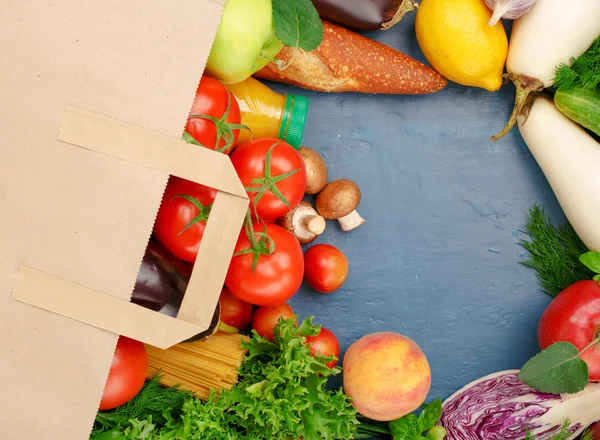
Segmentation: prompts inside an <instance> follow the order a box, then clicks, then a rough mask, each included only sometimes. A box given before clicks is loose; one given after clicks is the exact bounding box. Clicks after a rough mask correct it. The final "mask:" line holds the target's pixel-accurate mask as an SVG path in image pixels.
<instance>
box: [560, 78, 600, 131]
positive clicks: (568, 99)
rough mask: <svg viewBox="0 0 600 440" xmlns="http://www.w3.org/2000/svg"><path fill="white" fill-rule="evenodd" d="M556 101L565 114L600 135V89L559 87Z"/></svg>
mask: <svg viewBox="0 0 600 440" xmlns="http://www.w3.org/2000/svg"><path fill="white" fill-rule="evenodd" d="M554 103H555V104H556V107H557V108H558V109H559V110H560V111H561V113H563V114H564V115H565V116H567V117H568V118H570V119H572V120H573V121H575V122H577V123H578V124H579V125H581V126H583V127H585V128H587V129H588V130H591V131H592V132H594V133H595V134H597V135H599V136H600V89H596V90H587V89H583V88H579V87H573V88H568V89H559V90H558V91H557V92H556V94H555V95H554Z"/></svg>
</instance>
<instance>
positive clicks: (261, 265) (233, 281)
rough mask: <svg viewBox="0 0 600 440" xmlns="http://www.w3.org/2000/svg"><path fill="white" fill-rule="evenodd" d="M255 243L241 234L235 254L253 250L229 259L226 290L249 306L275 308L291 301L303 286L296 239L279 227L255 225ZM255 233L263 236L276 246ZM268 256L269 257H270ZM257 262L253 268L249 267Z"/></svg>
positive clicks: (299, 249)
mask: <svg viewBox="0 0 600 440" xmlns="http://www.w3.org/2000/svg"><path fill="white" fill-rule="evenodd" d="M253 228H254V235H255V238H254V240H253V241H254V244H253V243H251V242H250V239H249V238H248V237H249V236H251V235H248V234H247V232H246V231H242V233H241V234H240V237H239V238H238V242H237V244H236V246H235V254H237V253H240V252H243V251H246V250H248V249H253V252H251V253H247V254H243V255H235V256H234V257H233V258H232V259H231V264H230V265H229V271H228V272H227V277H226V278H225V286H227V288H228V289H229V291H230V292H231V293H232V294H233V295H235V296H236V297H238V298H239V299H241V300H242V301H246V302H248V303H250V304H256V305H258V306H276V305H278V304H282V303H284V302H286V301H287V300H288V299H290V298H291V297H292V296H293V295H294V294H295V293H296V292H297V291H298V289H299V288H300V286H301V285H302V274H303V273H304V260H303V259H302V248H301V247H300V243H299V242H298V240H297V239H296V237H295V236H294V235H293V234H292V233H291V232H289V231H287V230H285V229H284V228H282V227H281V226H278V225H274V224H264V223H263V224H260V225H259V224H257V223H255V224H254V225H253ZM258 233H266V234H267V235H268V236H269V237H270V239H271V240H272V244H273V245H274V246H275V251H273V248H272V247H271V242H270V241H269V240H267V239H266V238H264V237H260V236H257V235H256V234H258ZM269 254H270V255H269ZM255 259H256V262H255V264H256V267H255V269H254V270H253V268H252V265H253V262H254V261H255Z"/></svg>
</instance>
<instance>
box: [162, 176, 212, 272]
mask: <svg viewBox="0 0 600 440" xmlns="http://www.w3.org/2000/svg"><path fill="white" fill-rule="evenodd" d="M182 196H185V197H182ZM216 196H217V191H216V190H214V189H212V188H208V187H207V186H204V185H200V184H198V183H194V182H190V181H189V180H184V179H180V178H178V177H171V178H170V180H169V183H168V185H167V189H166V190H165V194H164V196H163V199H162V203H161V205H160V209H159V210H158V215H157V217H156V222H155V223H154V235H155V237H156V239H157V240H158V241H159V242H160V244H162V245H163V246H164V247H165V248H166V249H167V250H168V251H169V252H171V253H172V254H173V255H174V256H176V257H177V258H179V259H181V260H184V261H188V262H193V261H195V260H196V256H197V255H198V249H199V248H200V242H201V241H202V236H203V235H204V229H206V219H207V218H208V214H209V213H210V207H211V206H212V204H213V202H214V201H215V197H216Z"/></svg>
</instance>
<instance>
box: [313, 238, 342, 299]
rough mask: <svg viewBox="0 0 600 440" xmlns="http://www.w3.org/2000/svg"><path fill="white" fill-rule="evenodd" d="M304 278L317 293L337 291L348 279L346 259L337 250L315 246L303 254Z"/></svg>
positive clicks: (324, 246)
mask: <svg viewBox="0 0 600 440" xmlns="http://www.w3.org/2000/svg"><path fill="white" fill-rule="evenodd" d="M304 266H305V269H304V278H305V279H306V281H307V282H308V284H310V286H311V287H312V288H313V289H315V290H316V291H317V292H321V293H330V292H333V291H334V290H337V289H339V288H340V287H342V284H344V281H346V278H347V277H348V259H347V258H346V256H345V255H344V254H343V253H342V251H340V250H339V249H338V248H336V247H334V246H331V245H329V244H317V245H315V246H313V247H311V248H310V249H309V250H307V251H306V253H305V254H304Z"/></svg>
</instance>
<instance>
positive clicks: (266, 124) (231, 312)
mask: <svg viewBox="0 0 600 440" xmlns="http://www.w3.org/2000/svg"><path fill="white" fill-rule="evenodd" d="M342 3H343V4H342ZM562 3H563V2H558V1H552V0H466V1H465V0H422V1H421V3H420V7H419V9H418V11H417V17H416V25H415V26H416V35H417V40H418V43H419V45H420V47H421V49H422V50H423V53H424V55H425V57H426V58H427V60H428V61H429V62H430V64H431V65H432V66H433V67H434V68H435V70H434V69H432V68H430V67H427V66H425V65H423V64H421V63H419V62H417V61H416V60H413V59H411V58H409V57H407V56H406V55H404V54H402V53H400V52H398V51H395V50H394V49H392V48H389V47H387V46H384V45H382V44H381V43H378V42H375V41H374V40H371V39H369V38H367V37H366V36H364V35H361V34H359V33H357V31H362V30H377V29H390V28H391V27H392V26H394V25H395V24H396V23H397V22H398V21H399V20H400V19H401V18H402V17H403V16H404V15H405V14H406V13H407V12H409V11H412V10H414V9H415V8H416V4H415V3H414V2H413V1H411V0H389V1H346V2H338V1H329V0H312V1H311V0H228V1H227V3H226V6H225V9H224V14H223V19H222V21H221V24H220V26H219V30H218V33H217V36H216V39H215V42H214V44H213V46H212V49H211V54H210V57H209V61H208V65H207V70H206V72H205V74H204V76H203V77H202V78H201V81H200V84H199V86H198V89H197V92H196V97H195V100H194V104H193V107H192V110H191V112H190V114H189V118H188V122H187V125H186V128H185V132H184V134H183V137H182V139H183V140H184V141H185V142H188V143H189V144H192V145H194V146H195V147H198V148H209V149H212V150H214V151H217V152H219V153H222V154H226V155H229V157H230V159H231V163H232V164H233V167H234V168H235V170H236V172H237V174H238V176H239V178H240V181H241V182H242V184H243V186H244V188H245V190H246V192H247V194H248V197H249V206H248V211H247V216H246V221H245V223H244V227H243V229H242V230H241V231H240V233H239V237H238V241H237V244H236V246H235V250H234V253H233V255H232V259H231V262H230V265H229V267H228V271H227V275H226V278H225V285H224V286H223V290H222V293H221V297H220V300H219V303H220V307H219V308H218V309H217V311H216V312H215V317H217V315H218V318H219V321H220V324H219V329H220V330H221V331H225V332H232V333H237V332H246V331H248V330H250V337H249V339H248V340H247V341H246V342H243V343H242V347H240V349H243V350H245V354H244V361H243V363H242V365H241V367H240V369H239V376H238V379H237V383H236V384H234V385H233V386H232V387H231V389H222V390H216V389H214V390H212V392H211V394H210V396H209V397H208V399H206V401H202V400H201V399H199V398H197V397H196V396H194V395H193V394H192V393H191V392H189V391H186V390H184V389H180V388H177V387H173V388H166V387H163V386H161V385H160V381H161V377H160V375H158V376H156V377H153V378H152V379H151V380H149V381H148V382H146V383H145V384H144V378H145V376H146V374H145V370H146V369H147V356H146V354H145V352H144V348H143V345H141V344H139V343H137V342H136V341H131V340H127V339H126V338H121V340H120V341H119V346H118V348H117V352H116V355H115V360H114V362H113V368H111V373H110V376H109V379H108V382H107V385H106V389H105V394H104V397H103V401H102V404H101V406H100V410H101V411H99V412H98V415H97V417H96V424H95V426H94V431H93V432H92V436H91V439H94V440H108V439H122V440H127V439H131V440H132V439H149V440H159V439H192V440H193V439H198V440H200V439H201V440H211V439H215V440H217V439H219V440H220V439H228V440H236V439H246V438H250V439H256V440H260V439H282V440H290V439H303V440H316V439H340V440H341V439H352V438H365V439H367V438H372V437H373V436H381V437H383V438H388V439H389V438H390V437H391V438H393V439H394V440H419V439H420V440H423V439H426V440H441V439H443V438H447V439H449V440H470V439H473V440H478V439H484V440H486V439H510V440H512V439H518V440H523V439H525V440H534V439H536V440H569V439H574V438H576V436H578V435H583V438H584V439H585V440H590V439H593V435H594V432H595V429H596V430H598V431H600V428H598V427H592V428H590V430H587V428H588V426H590V425H591V424H592V423H593V422H595V421H597V420H600V405H598V402H599V401H600V386H599V385H598V382H600V331H599V330H598V329H599V325H600V324H599V323H600V307H598V304H600V229H599V228H598V227H597V219H598V218H600V203H599V202H598V194H600V178H598V176H600V174H599V171H600V145H598V142H597V138H596V137H595V135H600V92H599V90H600V89H599V87H600V3H599V2H598V1H597V0H581V1H579V2H574V3H573V5H570V6H569V8H570V9H569V14H565V13H564V7H565V6H564V4H562ZM322 18H323V19H325V20H326V21H324V20H322ZM501 19H513V20H516V21H515V22H514V24H513V32H512V35H511V38H510V40H509V39H508V36H507V34H506V32H505V29H504V26H503V22H502V21H501ZM505 67H506V69H507V71H508V73H507V74H506V75H504V68H505ZM253 75H254V76H255V77H258V78H264V79H269V80H274V81H279V82H283V83H288V84H294V85H296V86H299V87H302V88H306V89H312V90H317V91H326V92H345V91H353V92H361V93H386V94H426V93H433V92H436V91H438V90H440V89H442V88H443V87H445V86H446V84H447V79H446V78H448V79H450V80H453V81H455V82H457V83H459V84H462V85H466V86H472V87H480V88H483V89H486V90H488V91H491V92H494V91H497V90H499V89H500V87H501V86H502V84H503V79H506V78H508V79H510V80H512V81H513V82H514V83H515V84H516V85H517V99H516V103H515V108H514V112H513V115H512V116H511V118H510V121H509V123H508V124H507V126H506V128H505V129H504V130H503V131H502V132H501V133H500V134H499V135H497V136H494V137H493V139H494V140H498V139H500V138H501V137H502V136H504V135H506V134H507V133H508V132H509V130H510V129H511V128H512V126H513V125H515V124H518V127H519V129H520V132H521V134H522V136H523V138H524V140H525V142H526V143H527V145H528V146H529V148H530V150H531V152H532V154H533V155H534V156H535V158H536V160H537V161H538V163H539V165H540V167H541V168H542V170H543V171H544V173H545V174H546V177H547V178H548V180H549V182H550V184H551V186H552V188H553V190H554V192H555V193H556V196H557V198H558V200H559V202H560V203H561V205H562V207H563V209H564V211H565V214H566V215H567V218H568V220H569V222H568V223H566V224H565V225H561V226H556V225H554V224H553V223H552V222H551V220H550V219H549V217H548V216H547V214H546V213H545V211H544V210H543V209H542V208H540V207H538V206H534V207H533V208H532V210H531V211H530V215H529V220H528V222H527V224H526V225H525V232H526V233H527V234H528V235H529V238H528V239H526V240H523V241H521V243H520V244H521V245H522V246H523V247H524V248H525V249H526V251H527V252H528V254H529V257H528V259H527V260H526V261H524V262H523V264H524V265H526V266H528V267H530V268H532V269H534V270H535V272H536V274H537V277H538V279H539V281H540V286H541V289H542V290H543V292H545V293H546V294H548V295H549V296H551V297H552V302H551V303H550V305H549V306H548V307H547V309H546V310H545V312H544V313H543V315H542V316H541V317H540V320H539V326H538V335H537V336H538V342H539V346H540V350H541V352H540V353H539V354H537V355H536V356H534V357H532V359H530V360H529V361H528V362H527V363H526V364H525V365H523V367H522V368H521V369H520V370H514V371H513V370H511V371H503V372H497V373H494V374H491V375H489V376H486V377H484V378H481V379H479V380H476V381H474V382H472V383H471V384H469V385H467V386H466V387H464V388H463V389H461V390H459V391H458V392H456V393H455V394H454V395H453V396H451V397H450V398H448V399H447V400H446V401H445V402H442V401H441V400H440V399H438V400H434V401H433V402H431V403H429V404H427V403H425V401H426V398H427V396H428V394H429V392H430V387H431V383H432V377H431V370H430V366H429V363H428V360H427V357H426V356H425V353H423V351H422V350H421V348H420V347H419V346H418V344H417V343H416V342H415V341H413V340H412V339H410V338H409V337H407V336H404V335H400V334H397V333H393V332H383V331H382V332H377V333H372V334H369V335H365V336H364V337H363V338H360V339H359V340H357V341H355V342H354V343H353V344H352V345H351V346H350V347H348V349H347V351H346V353H345V356H344V358H343V359H339V357H340V353H341V351H342V350H341V347H340V343H339V341H338V339H337V337H336V335H335V333H334V332H333V331H332V330H331V329H327V328H325V327H322V326H321V325H315V324H313V322H312V318H308V319H305V320H303V321H300V322H299V320H298V316H297V315H296V314H295V313H294V311H293V309H292V307H291V306H290V305H289V304H288V302H287V301H288V300H289V299H290V298H292V297H293V296H294V295H295V294H296V292H297V291H298V290H299V289H300V286H301V285H302V283H303V282H304V281H306V284H307V285H308V286H310V287H311V288H312V289H313V290H315V291H316V292H320V293H322V294H332V293H334V292H336V291H338V290H340V289H341V288H342V287H343V285H344V283H345V282H346V279H347V277H348V273H349V270H350V267H351V262H349V261H348V259H347V257H346V256H345V255H344V253H343V252H342V251H341V250H340V249H338V248H337V247H335V246H333V245H331V244H328V243H317V244H314V242H315V241H317V240H319V239H326V237H327V236H326V229H327V227H328V224H330V223H331V222H334V225H336V227H338V226H339V228H340V229H341V230H342V231H345V232H350V231H355V230H356V229H357V228H360V227H362V226H363V225H364V224H365V218H363V217H362V216H361V214H359V212H358V211H359V204H360V202H361V199H362V193H361V190H360V187H359V186H358V185H357V183H356V182H354V181H353V180H350V179H348V178H339V179H336V180H332V181H330V180H329V173H328V168H327V164H326V163H325V160H324V158H323V157H322V156H321V155H320V154H319V152H318V151H317V150H314V149H311V148H308V147H304V146H303V147H299V145H296V144H299V143H300V139H301V137H302V136H301V135H302V130H303V129H304V121H305V118H306V112H307V107H306V106H307V104H306V102H307V100H306V98H303V99H300V98H301V97H299V96H297V95H285V96H283V95H279V94H277V93H275V92H273V91H272V90H270V89H269V88H268V87H267V86H265V85H262V84H260V83H258V81H257V80H255V79H252V78H251V77H252V76H253ZM442 75H443V76H442ZM248 103H251V104H248ZM250 113H252V115H251V116H252V117H247V116H248V115H249V114H250ZM255 132H260V133H267V132H268V133H276V134H278V135H277V136H275V135H274V136H262V137H261V136H255V135H254V133H255ZM240 133H244V136H242V139H243V140H240V139H241V138H240ZM287 136H290V137H291V138H293V139H294V142H292V141H290V142H289V143H288V142H287V141H286V139H288V138H287ZM298 147H299V148H298ZM581 188H585V189H586V190H585V191H582V190H581ZM216 195H217V193H216V191H215V190H213V189H212V188H208V187H206V186H204V185H200V184H197V183H193V182H189V181H186V180H183V179H180V178H176V177H171V178H170V180H169V183H168V186H167V188H166V191H165V195H164V198H163V201H162V203H161V206H160V209H159V212H158V215H157V219H156V223H155V228H154V233H153V240H154V241H152V242H151V244H150V245H149V247H148V249H147V251H146V256H145V258H144V261H143V264H142V270H141V271H140V274H139V276H138V282H137V283H136V288H135V292H134V295H133V297H132V301H133V302H136V303H137V304H140V305H143V306H144V307H147V308H150V309H152V310H155V311H159V312H161V313H164V314H167V315H170V316H176V315H177V311H178V308H179V307H180V305H181V302H182V299H183V294H184V292H185V289H186V287H187V282H188V280H189V276H190V271H191V268H192V267H193V264H194V262H195V260H196V257H197V255H198V250H199V248H200V245H201V243H202V240H203V235H204V231H205V229H206V227H207V222H210V213H211V208H212V204H213V203H214V200H215V197H216ZM307 195H308V196H309V197H308V198H306V196H307ZM328 221H329V222H330V223H328ZM309 245H310V247H308V248H306V246H309ZM303 246H304V247H303ZM205 336H207V335H198V338H202V337H205ZM236 346H237V343H236ZM340 361H342V362H340ZM342 365H343V369H344V374H343V389H339V390H337V391H330V390H328V388H327V384H328V380H329V379H330V378H331V377H333V376H336V375H338V374H340V373H341V372H342ZM235 367H237V364H236V365H235Z"/></svg>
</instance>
